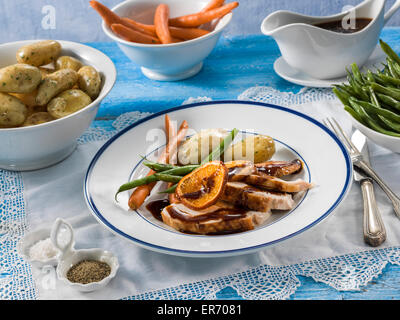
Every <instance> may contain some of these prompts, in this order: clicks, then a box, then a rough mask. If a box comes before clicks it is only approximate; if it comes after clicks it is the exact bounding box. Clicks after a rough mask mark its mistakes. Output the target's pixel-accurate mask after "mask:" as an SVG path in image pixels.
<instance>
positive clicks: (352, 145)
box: [332, 118, 359, 152]
mask: <svg viewBox="0 0 400 320" xmlns="http://www.w3.org/2000/svg"><path fill="white" fill-rule="evenodd" d="M332 120H333V122H335V124H336V127H337V128H338V129H339V131H340V133H341V134H342V136H343V137H344V139H346V141H347V143H348V144H349V145H350V146H351V148H352V149H353V151H354V152H359V150H358V149H357V147H356V146H355V145H354V144H353V142H351V140H350V138H349V137H348V136H347V134H346V132H344V130H343V129H342V127H341V126H340V125H339V123H338V122H337V121H336V120H335V118H332Z"/></svg>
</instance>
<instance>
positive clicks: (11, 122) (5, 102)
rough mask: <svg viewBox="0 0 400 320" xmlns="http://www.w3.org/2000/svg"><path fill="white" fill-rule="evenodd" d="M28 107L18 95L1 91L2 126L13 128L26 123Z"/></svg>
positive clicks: (0, 120)
mask: <svg viewBox="0 0 400 320" xmlns="http://www.w3.org/2000/svg"><path fill="white" fill-rule="evenodd" d="M27 114H28V109H27V107H26V106H25V105H24V104H23V103H22V102H21V101H19V100H18V99H17V98H16V97H14V96H12V95H9V94H7V93H2V92H0V128H12V127H17V126H20V125H21V124H23V123H24V121H25V119H26V116H27Z"/></svg>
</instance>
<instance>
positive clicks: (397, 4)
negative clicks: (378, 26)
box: [384, 0, 400, 24]
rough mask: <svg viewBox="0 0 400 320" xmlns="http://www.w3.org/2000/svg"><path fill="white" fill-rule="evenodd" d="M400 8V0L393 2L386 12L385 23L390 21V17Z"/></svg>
mask: <svg viewBox="0 0 400 320" xmlns="http://www.w3.org/2000/svg"><path fill="white" fill-rule="evenodd" d="M399 8H400V0H396V2H395V3H394V4H393V6H392V7H391V8H390V9H389V10H388V11H387V12H386V13H385V18H384V19H385V24H386V23H388V21H389V20H390V18H391V17H392V16H393V14H394V13H395V12H396V11H397V10H399Z"/></svg>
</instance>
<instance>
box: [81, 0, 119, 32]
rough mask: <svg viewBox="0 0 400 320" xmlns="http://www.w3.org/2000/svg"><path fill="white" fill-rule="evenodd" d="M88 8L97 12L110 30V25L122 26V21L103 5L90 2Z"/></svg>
mask: <svg viewBox="0 0 400 320" xmlns="http://www.w3.org/2000/svg"><path fill="white" fill-rule="evenodd" d="M89 4H90V6H91V7H92V8H93V9H94V10H96V11H97V13H98V14H99V15H100V16H101V17H102V18H103V20H104V22H105V23H106V25H107V26H109V27H110V28H111V25H112V24H114V23H120V24H122V19H121V17H119V16H118V15H116V14H115V13H114V12H112V11H111V10H110V9H108V8H107V7H106V6H105V5H103V4H101V3H100V2H98V1H94V0H93V1H90V2H89Z"/></svg>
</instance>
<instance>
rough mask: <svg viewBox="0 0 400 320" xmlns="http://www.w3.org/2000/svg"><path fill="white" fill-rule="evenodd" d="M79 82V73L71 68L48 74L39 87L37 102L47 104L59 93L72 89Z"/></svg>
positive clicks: (41, 104)
mask: <svg viewBox="0 0 400 320" xmlns="http://www.w3.org/2000/svg"><path fill="white" fill-rule="evenodd" d="M77 82H78V74H77V73H76V72H75V71H74V70H71V69H61V70H58V71H56V72H54V73H51V74H49V75H47V76H46V77H45V78H44V80H43V81H42V84H41V85H40V86H39V88H38V94H37V97H36V103H37V104H38V105H39V106H44V105H46V104H47V103H48V102H49V101H50V100H51V99H52V98H54V97H55V96H56V95H58V94H59V93H61V92H63V91H65V90H68V89H71V88H72V87H73V86H74V85H75V84H76V83H77Z"/></svg>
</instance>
